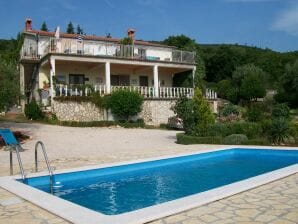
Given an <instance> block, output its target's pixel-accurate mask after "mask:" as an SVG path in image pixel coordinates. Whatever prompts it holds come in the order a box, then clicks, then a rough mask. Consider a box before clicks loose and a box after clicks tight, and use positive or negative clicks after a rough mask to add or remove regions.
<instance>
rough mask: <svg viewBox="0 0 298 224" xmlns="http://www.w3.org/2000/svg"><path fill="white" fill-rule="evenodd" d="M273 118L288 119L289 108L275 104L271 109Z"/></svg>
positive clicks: (282, 104)
mask: <svg viewBox="0 0 298 224" xmlns="http://www.w3.org/2000/svg"><path fill="white" fill-rule="evenodd" d="M272 117H273V118H285V119H289V118H290V108H289V107H288V106H287V104H285V103H281V104H276V105H275V106H274V107H273V109H272Z"/></svg>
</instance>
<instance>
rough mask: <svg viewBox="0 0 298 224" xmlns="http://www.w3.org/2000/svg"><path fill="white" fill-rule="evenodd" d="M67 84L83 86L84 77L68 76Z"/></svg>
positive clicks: (78, 75)
mask: <svg viewBox="0 0 298 224" xmlns="http://www.w3.org/2000/svg"><path fill="white" fill-rule="evenodd" d="M69 84H76V85H77V84H85V75H81V74H69Z"/></svg>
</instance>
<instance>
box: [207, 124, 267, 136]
mask: <svg viewBox="0 0 298 224" xmlns="http://www.w3.org/2000/svg"><path fill="white" fill-rule="evenodd" d="M232 134H243V135H246V136H247V137H248V138H258V137H260V136H262V128H261V125H260V124H258V123H253V122H231V123H216V124H214V125H211V126H210V127H209V128H208V135H210V136H222V137H226V136H228V135H232Z"/></svg>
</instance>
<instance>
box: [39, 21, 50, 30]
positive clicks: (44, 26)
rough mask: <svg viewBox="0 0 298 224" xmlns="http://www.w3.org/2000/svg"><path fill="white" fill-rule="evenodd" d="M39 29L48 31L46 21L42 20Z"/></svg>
mask: <svg viewBox="0 0 298 224" xmlns="http://www.w3.org/2000/svg"><path fill="white" fill-rule="evenodd" d="M40 30H42V31H49V29H48V26H47V24H46V22H43V23H42V24H41V27H40Z"/></svg>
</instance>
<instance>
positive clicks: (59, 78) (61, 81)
mask: <svg viewBox="0 0 298 224" xmlns="http://www.w3.org/2000/svg"><path fill="white" fill-rule="evenodd" d="M65 83H66V82H65V76H64V75H57V84H65Z"/></svg>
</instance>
